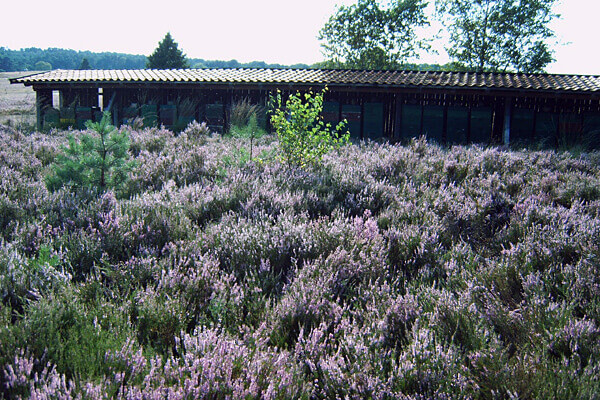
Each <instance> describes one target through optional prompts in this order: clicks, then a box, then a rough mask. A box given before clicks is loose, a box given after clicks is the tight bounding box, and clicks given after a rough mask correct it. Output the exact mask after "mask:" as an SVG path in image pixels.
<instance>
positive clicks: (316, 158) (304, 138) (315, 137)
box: [271, 90, 350, 167]
mask: <svg viewBox="0 0 600 400" xmlns="http://www.w3.org/2000/svg"><path fill="white" fill-rule="evenodd" d="M324 93H325V90H323V92H321V93H317V94H315V93H313V92H312V91H310V92H308V93H304V94H300V92H298V93H296V94H291V95H290V96H289V97H288V99H287V100H285V101H284V100H283V97H282V95H281V92H280V91H278V92H277V94H276V95H275V96H273V97H271V103H272V106H273V107H274V110H273V111H272V113H271V126H272V127H273V128H274V129H275V132H277V137H278V138H279V147H280V149H281V153H282V155H281V157H282V160H283V161H284V162H285V163H286V164H288V165H290V166H297V167H308V166H311V165H315V164H317V163H319V162H320V161H321V159H322V158H323V155H325V154H327V153H328V152H329V151H330V150H332V149H334V148H336V147H339V146H342V145H344V144H346V143H348V139H349V137H350V134H349V133H345V134H344V133H342V130H343V129H344V126H345V124H346V123H345V122H344V121H342V122H340V123H339V124H338V125H337V126H336V127H335V128H334V129H332V127H331V124H329V123H325V122H323V118H322V116H321V113H322V112H323V95H324Z"/></svg>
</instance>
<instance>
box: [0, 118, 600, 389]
mask: <svg viewBox="0 0 600 400" xmlns="http://www.w3.org/2000/svg"><path fill="white" fill-rule="evenodd" d="M66 143H67V133H66V132H50V133H47V134H39V133H34V134H28V135H26V134H22V133H19V132H17V131H15V130H13V129H12V128H8V127H0V176H1V181H0V235H1V236H0V247H1V250H0V298H1V301H2V306H1V307H0V310H1V311H0V368H1V370H0V388H1V389H0V393H1V396H3V397H4V398H11V399H12V398H19V397H23V398H28V397H31V398H39V399H45V398H73V397H75V398H83V399H101V398H131V399H134V398H135V399H141V398H144V399H180V398H181V399H196V398H210V399H225V398H232V399H240V398H243V399H259V398H261V399H262V398H264V399H290V398H304V399H334V398H339V399H345V398H348V399H365V398H367V399H368V398H373V399H396V398H397V399H432V398H435V399H463V398H465V399H468V398H474V399H491V398H499V399H507V398H520V399H532V398H539V399H546V398H557V399H575V398H580V399H591V398H598V397H599V396H600V154H598V153H589V154H582V155H578V156H573V155H571V154H569V153H556V152H551V151H543V152H542V151H536V152H533V151H508V150H503V149H498V148H493V147H492V148H484V147H477V146H470V147H467V146H457V147H452V148H450V149H445V148H441V147H437V146H434V145H430V144H428V143H426V142H425V141H424V140H417V141H413V142H412V143H410V144H407V145H406V146H400V145H387V144H383V145H382V144H367V145H356V144H355V145H346V146H343V147H342V148H340V149H338V150H335V151H333V152H330V153H329V154H327V155H326V156H325V157H324V159H323V161H322V162H321V163H320V165H318V166H316V167H312V168H304V169H299V168H294V167H290V166H287V165H285V164H282V163H281V162H280V161H278V158H277V142H276V138H274V137H272V136H268V135H267V136H264V137H262V138H260V139H258V140H257V139H254V140H253V141H252V144H251V142H250V140H249V139H244V138H228V137H219V136H212V135H204V134H199V133H198V132H195V131H193V130H189V129H188V130H187V131H184V132H183V133H181V134H179V135H174V134H173V133H171V132H169V131H167V130H164V129H156V128H154V129H146V130H143V131H142V130H140V131H133V132H131V146H130V149H129V153H130V154H131V157H132V159H133V160H134V161H135V165H134V167H133V169H131V171H130V172H129V175H128V179H127V180H126V182H125V183H124V184H123V185H122V186H120V187H119V190H117V191H116V192H114V191H110V190H109V191H107V192H105V193H104V194H100V195H93V194H91V193H84V192H81V191H80V192H73V191H71V190H69V189H67V188H61V189H58V190H56V191H54V192H50V191H49V190H48V189H47V187H46V184H45V177H46V176H47V175H48V174H49V173H50V171H51V170H52V166H53V164H54V163H55V161H56V159H57V155H58V154H59V153H60V152H61V150H60V149H61V146H62V145H65V144H66ZM250 149H252V154H250ZM1 396H0V397H1Z"/></svg>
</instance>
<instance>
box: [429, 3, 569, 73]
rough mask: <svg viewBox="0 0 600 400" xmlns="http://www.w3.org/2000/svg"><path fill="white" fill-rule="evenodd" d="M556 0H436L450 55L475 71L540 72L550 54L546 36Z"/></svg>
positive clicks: (548, 33) (460, 63) (549, 59)
mask: <svg viewBox="0 0 600 400" xmlns="http://www.w3.org/2000/svg"><path fill="white" fill-rule="evenodd" d="M555 2H556V0H437V2H436V6H437V12H438V13H439V14H440V15H441V17H442V21H443V23H444V25H445V26H446V27H447V28H448V30H449V33H450V46H449V47H448V48H447V50H448V53H449V54H450V57H452V58H453V59H454V60H455V61H456V62H457V63H458V64H459V65H461V66H464V67H466V69H469V70H475V71H508V70H515V71H517V72H541V71H543V70H544V67H545V66H546V65H548V64H549V63H551V62H552V61H553V60H554V59H553V57H552V51H551V50H550V49H549V47H548V43H547V40H548V39H549V38H551V37H553V36H554V33H553V32H552V30H551V29H550V28H548V24H549V23H550V21H552V19H553V18H556V17H558V15H556V14H554V13H553V12H552V6H553V5H554V3H555Z"/></svg>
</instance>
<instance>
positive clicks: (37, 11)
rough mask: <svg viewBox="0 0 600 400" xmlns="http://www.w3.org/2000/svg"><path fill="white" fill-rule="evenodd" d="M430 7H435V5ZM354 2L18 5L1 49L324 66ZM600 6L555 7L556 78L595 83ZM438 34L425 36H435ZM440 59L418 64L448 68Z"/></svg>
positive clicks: (28, 0)
mask: <svg viewBox="0 0 600 400" xmlns="http://www.w3.org/2000/svg"><path fill="white" fill-rule="evenodd" d="M432 2H433V0H432ZM351 3H353V0H212V1H204V0H196V1H183V0H161V1H155V0H144V1H139V0H101V1H97V2H96V1H86V0H51V1H48V0H43V1H42V0H21V1H19V2H17V1H6V2H4V1H3V4H2V5H1V6H0V10H1V11H2V14H3V18H2V23H1V24H0V46H4V47H7V48H9V49H20V48H25V47H40V48H48V47H60V48H67V49H75V50H91V51H113V52H119V53H130V54H144V55H148V54H150V53H152V51H153V50H154V48H156V46H157V45H158V42H159V41H160V40H161V39H162V38H163V37H164V35H165V33H166V32H167V31H170V32H171V34H172V36H173V38H174V39H175V41H176V42H177V43H179V47H180V48H181V49H182V50H183V51H184V53H185V54H186V55H187V56H188V57H193V58H203V59H207V60H216V59H218V60H231V59H236V60H238V61H241V62H248V61H266V62H269V63H280V64H295V63H306V64H312V63H314V62H317V61H321V60H322V59H323V56H322V54H321V50H320V46H319V42H318V40H317V35H318V32H319V29H320V28H321V27H322V26H323V25H324V24H325V22H326V21H327V19H328V18H329V16H330V15H331V14H332V13H333V12H334V11H335V7H336V5H338V4H351ZM599 11H600V0H560V4H558V6H557V7H556V12H557V13H559V14H561V15H562V18H561V19H560V20H557V21H555V23H553V25H552V27H553V29H554V30H555V32H556V34H557V37H556V38H555V41H557V44H556V45H555V46H554V48H555V50H556V53H555V58H556V59H557V61H556V62H555V63H553V64H552V65H550V66H549V67H548V71H549V72H553V73H575V74H598V75H600V51H599V45H598V39H597V35H596V34H595V32H596V31H597V27H598V19H597V16H598V15H599ZM439 28H440V27H439V26H438V25H436V24H434V25H433V26H432V28H431V29H430V30H429V31H427V32H424V34H426V35H432V34H434V33H435V32H436V31H437V30H439ZM437 47H438V54H436V55H435V54H424V55H423V56H422V57H421V59H420V62H431V63H433V62H438V63H445V62H447V61H448V57H447V54H446V53H445V51H444V48H443V44H441V45H438V46H437Z"/></svg>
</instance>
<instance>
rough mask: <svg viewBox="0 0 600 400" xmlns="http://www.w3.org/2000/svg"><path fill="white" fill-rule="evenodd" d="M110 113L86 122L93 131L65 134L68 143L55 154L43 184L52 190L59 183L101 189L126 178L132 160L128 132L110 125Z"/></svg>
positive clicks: (102, 190) (77, 188) (118, 187)
mask: <svg viewBox="0 0 600 400" xmlns="http://www.w3.org/2000/svg"><path fill="white" fill-rule="evenodd" d="M110 118H111V117H110V113H108V112H105V113H104V115H103V116H102V120H101V121H100V122H91V121H88V122H87V123H86V127H87V128H88V129H89V130H91V131H93V133H91V134H90V133H84V134H82V135H81V137H80V138H79V140H78V139H76V138H75V137H74V136H72V135H71V136H70V137H69V146H68V147H66V148H64V147H63V153H62V154H60V155H58V156H57V158H56V163H55V165H54V167H53V169H52V170H53V173H52V174H50V175H49V176H47V178H46V186H47V187H48V189H49V190H51V191H55V190H57V189H59V188H60V187H62V186H70V187H71V188H73V189H75V190H80V189H83V190H87V191H92V192H104V191H105V190H106V189H115V190H119V189H120V188H121V187H122V186H123V184H124V183H125V181H126V180H127V172H128V171H129V170H130V169H131V168H132V166H133V164H132V163H131V162H128V159H129V153H128V151H129V134H128V133H127V132H126V131H119V130H118V129H117V128H115V127H114V126H112V125H110V123H109V121H110Z"/></svg>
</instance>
